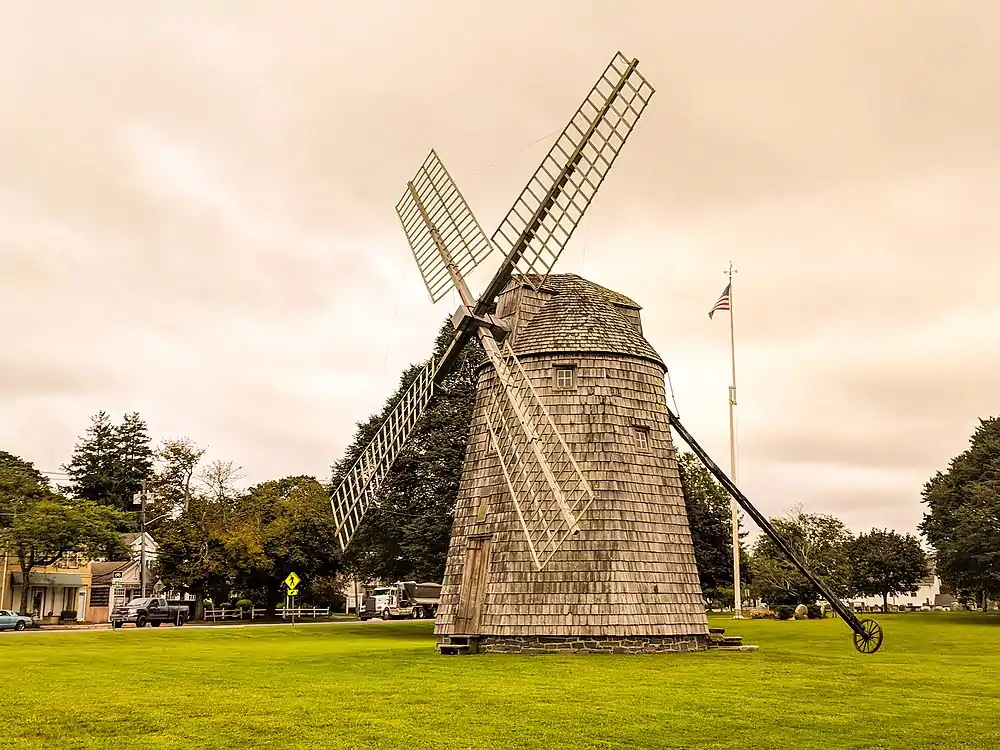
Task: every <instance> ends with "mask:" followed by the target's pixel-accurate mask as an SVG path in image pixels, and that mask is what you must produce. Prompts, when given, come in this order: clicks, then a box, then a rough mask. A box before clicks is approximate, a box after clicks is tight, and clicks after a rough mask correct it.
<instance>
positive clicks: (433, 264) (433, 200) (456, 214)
mask: <svg viewBox="0 0 1000 750" xmlns="http://www.w3.org/2000/svg"><path fill="white" fill-rule="evenodd" d="M412 183H413V188H414V191H415V192H416V194H417V196H418V197H419V199H420V202H421V203H422V204H423V207H424V210H425V211H426V212H427V215H428V217H429V218H430V220H431V223H432V224H433V225H434V227H435V228H436V229H437V231H438V232H439V233H440V235H441V239H442V240H443V241H444V244H445V246H446V247H447V248H448V250H449V251H450V252H451V256H452V258H453V260H454V261H455V264H456V266H457V268H458V271H459V273H460V274H463V275H464V274H466V273H468V272H469V271H471V270H473V269H474V268H475V267H476V266H478V265H479V264H480V263H482V262H483V260H485V259H486V258H487V256H489V254H490V253H491V252H493V245H491V244H490V241H489V239H487V237H486V232H484V231H483V228H482V227H481V226H480V224H479V221H478V220H477V219H476V217H475V215H474V214H473V213H472V209H470V208H469V204H468V202H466V200H465V196H463V195H462V192H461V191H460V190H459V189H458V185H456V184H455V181H454V180H453V179H452V178H451V175H450V174H449V173H448V170H447V169H446V168H445V166H444V163H443V162H442V161H441V159H440V158H439V157H438V155H437V152H435V151H433V150H432V151H431V152H430V154H429V155H428V156H427V158H426V159H425V160H424V163H423V164H422V165H421V167H420V169H418V170H417V174H416V176H415V177H414V178H413V180H412ZM396 214H397V215H398V216H399V223H400V224H402V226H403V232H404V233H405V234H406V240H407V242H408V243H409V245H410V250H412V251H413V258H414V260H416V262H417V267H418V268H419V269H420V275H421V276H422V277H423V279H424V285H425V286H426V287H427V293H428V294H430V296H431V302H437V301H438V300H440V299H441V298H442V297H444V296H445V295H446V294H447V293H448V292H449V291H451V290H452V289H453V288H454V286H455V283H454V282H453V281H452V278H451V274H449V273H448V269H447V266H446V265H445V261H444V259H443V258H442V257H441V253H439V252H438V248H437V244H436V243H435V241H434V237H433V235H432V234H431V232H430V229H429V228H428V226H427V223H426V222H425V221H424V219H423V217H422V215H421V213H420V209H419V207H418V206H417V203H416V200H415V199H414V195H413V193H411V192H410V190H409V188H407V190H406V192H405V193H404V194H403V197H402V198H400V199H399V202H398V203H397V204H396Z"/></svg>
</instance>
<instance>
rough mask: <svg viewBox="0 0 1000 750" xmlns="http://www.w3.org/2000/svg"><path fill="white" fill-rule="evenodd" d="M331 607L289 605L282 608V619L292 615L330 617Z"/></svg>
mask: <svg viewBox="0 0 1000 750" xmlns="http://www.w3.org/2000/svg"><path fill="white" fill-rule="evenodd" d="M329 616H330V608H329V607H294V608H292V607H289V608H287V609H283V610H281V619H282V620H287V619H288V618H290V617H329Z"/></svg>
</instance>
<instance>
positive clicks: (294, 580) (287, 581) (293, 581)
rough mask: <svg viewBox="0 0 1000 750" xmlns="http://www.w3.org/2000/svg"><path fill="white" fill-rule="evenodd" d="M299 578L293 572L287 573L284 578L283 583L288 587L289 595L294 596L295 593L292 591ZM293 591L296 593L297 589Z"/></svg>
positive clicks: (296, 586)
mask: <svg viewBox="0 0 1000 750" xmlns="http://www.w3.org/2000/svg"><path fill="white" fill-rule="evenodd" d="M301 580H302V579H301V578H299V577H298V576H297V575H295V573H294V572H293V573H289V574H288V578H286V579H285V585H286V586H287V587H288V595H289V596H295V594H293V593H292V591H294V590H295V589H297V588H298V585H299V581H301ZM295 593H296V594H297V593H298V591H295Z"/></svg>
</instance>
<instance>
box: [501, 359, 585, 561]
mask: <svg viewBox="0 0 1000 750" xmlns="http://www.w3.org/2000/svg"><path fill="white" fill-rule="evenodd" d="M502 356H503V360H504V361H503V365H504V366H503V367H501V368H497V379H496V382H495V384H494V386H493V388H492V389H491V391H490V394H489V396H488V401H487V404H488V406H487V413H486V425H487V429H488V431H489V435H490V445H491V447H492V448H493V451H494V453H495V454H496V456H497V458H498V460H499V462H500V469H501V471H502V472H503V475H504V480H505V481H506V483H507V489H508V490H509V491H510V497H511V502H512V503H513V505H514V509H515V511H516V512H517V517H518V521H519V522H520V524H521V529H522V530H523V531H524V535H525V537H526V538H527V542H528V548H529V551H530V552H531V557H532V559H533V561H534V563H535V567H536V568H537V569H538V570H541V569H542V568H544V567H545V565H546V563H548V561H549V560H550V559H551V558H552V556H553V555H554V554H555V553H556V552H557V551H558V550H559V548H560V547H561V546H562V545H563V543H564V542H565V541H566V540H567V539H568V538H569V537H570V536H572V535H573V526H575V525H576V524H577V523H578V522H579V520H580V518H581V517H582V516H583V514H584V513H586V512H587V509H588V508H590V505H591V503H593V501H594V491H593V489H592V488H591V486H590V483H589V482H588V481H587V478H586V477H585V476H584V474H583V471H582V470H581V469H580V467H579V465H578V464H577V462H576V459H575V458H573V454H572V452H571V451H570V449H569V446H567V445H566V441H565V439H564V438H563V436H562V432H561V431H560V430H559V428H558V427H557V426H556V424H555V421H554V420H553V419H552V415H551V414H549V411H548V409H546V408H545V405H544V404H543V403H542V401H541V399H540V398H539V397H538V392H537V391H536V390H535V387H534V386H533V385H532V383H531V380H530V378H529V377H528V374H527V373H526V372H525V370H524V367H523V366H522V365H521V362H520V360H518V358H517V357H516V356H515V354H514V352H513V350H512V349H511V347H510V344H509V342H505V345H504V347H503V350H502ZM505 380H506V382H505ZM515 404H516V406H515ZM518 411H520V412H521V413H522V414H524V415H525V416H526V417H527V419H526V420H525V421H526V422H527V424H525V421H522V420H521V418H520V417H519V416H518V414H517V412H518ZM533 438H534V439H537V440H538V442H539V444H540V446H541V452H542V453H543V455H544V458H545V461H546V463H547V464H548V467H549V469H550V471H551V473H552V476H553V477H554V479H555V483H556V486H557V487H556V488H553V487H552V486H551V484H550V483H549V480H548V478H547V477H546V476H545V472H544V470H543V468H542V466H541V464H540V463H539V461H538V457H537V455H536V454H535V452H534V450H533V449H532V447H531V442H530V441H531V440H532V439H533ZM557 493H558V494H559V495H561V498H562V502H561V503H560V501H559V497H558V496H557ZM567 515H568V516H569V518H567Z"/></svg>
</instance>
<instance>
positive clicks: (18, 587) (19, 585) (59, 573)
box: [0, 555, 90, 623]
mask: <svg viewBox="0 0 1000 750" xmlns="http://www.w3.org/2000/svg"><path fill="white" fill-rule="evenodd" d="M3 568H4V570H5V573H4V576H3V583H2V584H0V602H2V605H0V606H3V607H6V608H9V609H13V610H20V609H21V595H22V593H23V591H24V574H23V573H21V570H20V566H19V564H18V561H17V558H16V557H13V556H7V557H5V559H4V565H3ZM29 587H30V588H29V592H28V611H29V613H30V614H31V615H32V617H33V618H35V619H36V620H37V621H39V622H42V623H56V622H60V621H66V620H71V621H82V620H84V619H85V617H86V612H87V592H88V590H89V588H90V561H89V560H87V559H86V558H84V557H82V556H80V555H67V556H66V557H64V558H63V559H62V560H59V561H58V562H56V563H54V564H52V565H45V566H40V567H37V568H35V569H33V570H32V571H31V575H30V581H29Z"/></svg>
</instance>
